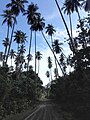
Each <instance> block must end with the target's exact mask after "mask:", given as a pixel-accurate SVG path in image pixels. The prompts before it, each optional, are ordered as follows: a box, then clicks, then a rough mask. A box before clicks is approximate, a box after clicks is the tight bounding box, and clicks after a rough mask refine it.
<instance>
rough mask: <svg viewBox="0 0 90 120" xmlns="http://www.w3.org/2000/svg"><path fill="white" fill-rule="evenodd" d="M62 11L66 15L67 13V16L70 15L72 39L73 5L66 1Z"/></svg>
mask: <svg viewBox="0 0 90 120" xmlns="http://www.w3.org/2000/svg"><path fill="white" fill-rule="evenodd" d="M62 10H64V13H67V15H69V21H70V31H71V37H72V20H71V5H70V4H69V0H65V2H64V5H63V7H62Z"/></svg>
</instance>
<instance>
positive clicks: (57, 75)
mask: <svg viewBox="0 0 90 120" xmlns="http://www.w3.org/2000/svg"><path fill="white" fill-rule="evenodd" d="M55 66H56V70H57V74H56V79H57V77H59V74H58V67H57V61H56V59H55Z"/></svg>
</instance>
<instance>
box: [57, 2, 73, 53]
mask: <svg viewBox="0 0 90 120" xmlns="http://www.w3.org/2000/svg"><path fill="white" fill-rule="evenodd" d="M55 3H56V5H57V8H58V10H59V13H60V15H61V18H62V20H63V23H64V25H65V28H66V31H67V34H68V36H69V39H70V42H71V44H72V47H73V50H72V52H73V53H74V52H75V49H74V46H73V40H72V38H71V35H70V33H69V30H68V26H67V24H66V21H65V19H64V17H63V14H62V12H61V8H60V6H59V4H58V2H57V0H55Z"/></svg>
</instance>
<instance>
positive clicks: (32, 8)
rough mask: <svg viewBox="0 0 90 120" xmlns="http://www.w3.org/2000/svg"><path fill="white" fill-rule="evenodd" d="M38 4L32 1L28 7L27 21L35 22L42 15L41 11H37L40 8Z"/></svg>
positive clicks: (26, 12) (25, 13) (29, 22)
mask: <svg viewBox="0 0 90 120" xmlns="http://www.w3.org/2000/svg"><path fill="white" fill-rule="evenodd" d="M38 9H39V8H38V6H37V4H33V3H32V2H31V4H30V5H29V6H28V9H27V10H26V11H25V12H24V15H27V20H28V21H27V23H28V24H29V25H30V24H33V21H34V19H35V18H36V17H37V16H39V15H40V13H38V12H37V10H38Z"/></svg>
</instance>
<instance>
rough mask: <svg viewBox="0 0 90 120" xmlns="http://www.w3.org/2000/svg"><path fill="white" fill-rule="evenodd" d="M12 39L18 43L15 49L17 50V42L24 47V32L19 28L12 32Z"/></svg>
mask: <svg viewBox="0 0 90 120" xmlns="http://www.w3.org/2000/svg"><path fill="white" fill-rule="evenodd" d="M14 34H15V35H14V41H16V43H17V44H18V48H17V51H18V50H19V44H20V43H21V44H22V47H24V44H25V41H26V38H27V36H26V33H24V32H22V31H21V30H17V31H16V32H14Z"/></svg>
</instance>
